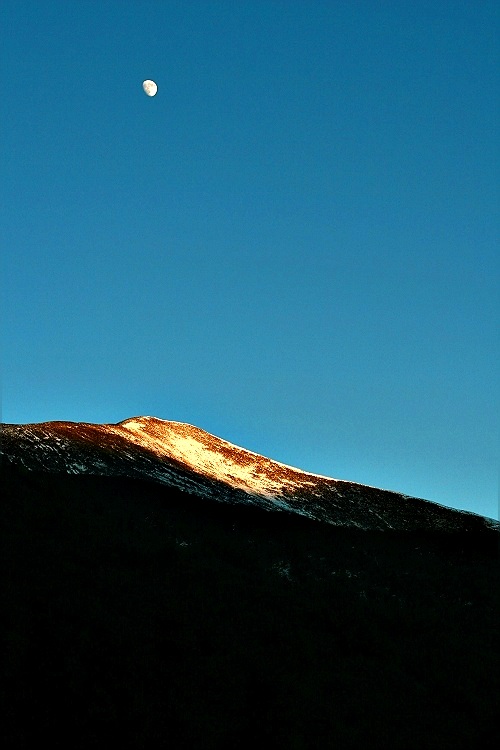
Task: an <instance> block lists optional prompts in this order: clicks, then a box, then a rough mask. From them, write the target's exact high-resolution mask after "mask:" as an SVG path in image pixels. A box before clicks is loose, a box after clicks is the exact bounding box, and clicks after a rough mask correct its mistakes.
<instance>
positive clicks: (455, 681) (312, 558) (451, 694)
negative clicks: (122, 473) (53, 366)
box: [0, 463, 500, 750]
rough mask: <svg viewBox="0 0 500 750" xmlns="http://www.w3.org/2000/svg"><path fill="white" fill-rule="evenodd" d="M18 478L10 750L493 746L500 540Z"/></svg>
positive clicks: (14, 476) (7, 555)
mask: <svg viewBox="0 0 500 750" xmlns="http://www.w3.org/2000/svg"><path fill="white" fill-rule="evenodd" d="M1 476H2V489H3V490H4V492H3V499H2V501H1V502H2V510H1V518H2V522H1V539H0V546H1V551H2V567H1V570H2V574H1V575H2V580H1V583H2V604H3V616H2V642H3V644H4V658H3V660H2V668H1V669H2V681H1V706H0V710H1V714H2V717H3V718H2V723H1V730H0V731H1V734H2V737H1V739H2V740H3V742H2V744H3V746H4V747H5V746H6V747H9V748H32V747H38V746H39V745H42V744H44V743H45V742H48V743H49V746H50V747H51V748H70V747H71V748H82V750H83V749H84V748H85V750H87V748H101V747H102V748H104V747H106V748H107V747H110V746H117V747H122V748H123V747H126V748H128V747H130V748H162V747H168V748H197V749H198V748H202V749H207V750H208V748H210V749H212V748H213V749H214V750H215V749H216V748H217V749H218V748H225V747H228V748H237V747H243V744H244V743H248V742H253V743H255V744H258V745H261V744H262V743H263V742H264V741H265V740H268V741H269V742H270V743H272V746H273V747H276V748H292V749H297V750H300V749H302V748H331V747H332V748H333V747H336V748H341V749H343V748H353V749H354V748H356V749H357V748H360V747H363V746H366V747H371V748H374V747H375V748H379V747H380V748H409V749H411V748H415V750H416V749H417V748H418V750H421V749H422V748H440V749H441V750H445V749H446V748H450V750H451V748H453V750H456V749H457V748H467V749H468V748H471V747H475V746H478V747H482V748H488V747H493V742H492V739H491V738H492V737H495V734H496V731H497V721H498V699H499V695H500V646H499V629H498V628H499V625H498V623H499V622H500V601H499V598H500V597H499V592H500V571H499V559H498V552H499V550H498V533H495V532H493V531H491V532H488V531H485V530H483V531H481V532H479V531H478V532H477V533H476V534H462V535H460V534H449V533H448V534H445V533H440V534H438V533H436V534H432V533H429V532H427V533H421V534H417V533H404V532H400V533H393V532H389V531H384V532H374V531H370V532H369V531H356V530H345V529H344V530H342V529H336V528H334V527H331V526H328V525H327V524H321V523H319V522H316V521H312V520H309V519H306V518H303V517H300V516H292V515H288V514H286V513H267V512H265V511H262V510H259V509H257V508H252V507H245V506H228V505H222V504H221V505H219V504H217V503H211V502H208V501H206V500H203V499H200V498H194V497H191V496H189V495H186V494H183V493H181V492H180V491H179V490H175V489H172V488H168V487H162V486H160V485H154V484H153V483H148V482H145V481H140V480H131V479H119V478H109V477H108V478H103V477H91V476H84V475H83V476H82V475H80V476H78V475H74V476H68V475H60V476H58V475H47V474H41V473H35V472H25V471H23V470H21V469H19V468H15V467H10V466H9V465H8V464H7V463H5V464H4V466H3V468H2V474H1Z"/></svg>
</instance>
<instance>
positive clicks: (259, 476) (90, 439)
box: [1, 417, 500, 531]
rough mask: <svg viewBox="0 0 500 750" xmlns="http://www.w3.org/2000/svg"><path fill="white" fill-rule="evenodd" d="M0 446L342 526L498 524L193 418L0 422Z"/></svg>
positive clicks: (75, 467)
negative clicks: (334, 474) (276, 457)
mask: <svg viewBox="0 0 500 750" xmlns="http://www.w3.org/2000/svg"><path fill="white" fill-rule="evenodd" d="M1 452H2V454H3V455H4V456H5V457H6V458H8V459H9V460H10V461H12V462H14V463H19V464H21V465H22V466H24V467H25V468H27V469H30V470H42V471H48V472H63V473H73V474H92V475H97V476H124V477H131V478H143V479H150V480H153V481H155V482H161V483H163V484H166V485H168V486H171V487H176V488H178V489H181V490H183V491H186V492H190V493H192V494H195V495H198V496H200V497H206V498H211V499H214V500H217V501H220V502H230V503H248V504H253V505H256V506H258V507H261V508H265V509H266V510H286V511H290V512H293V513H298V514H300V515H303V516H307V517H309V518H313V519H316V520H320V521H324V522H327V523H330V524H333V525H335V526H342V527H348V528H349V527H353V528H360V529H366V530H368V529H371V530H383V529H393V530H395V531H400V530H419V529H420V530H421V529H434V530H437V529H441V530H447V531H459V530H465V529H476V528H479V527H481V526H487V527H498V528H500V524H498V522H495V521H493V520H492V519H484V518H482V517H481V516H477V515H475V514H473V513H467V512H464V511H458V510H453V509H450V508H447V507H444V506H441V505H439V504H437V503H433V502H430V501H426V500H422V499H418V498H413V497H409V496H407V495H403V494H400V493H397V492H392V491H388V490H382V489H377V488H375V487H369V486H366V485H361V484H357V483H355V482H349V481H345V480H340V479H332V478H328V477H323V476H319V475H316V474H312V473H309V472H306V471H302V470H300V469H296V468H293V467H291V466H287V465H285V464H282V463H279V462H277V461H273V460H271V459H269V458H265V457H264V456H261V455H258V454H257V453H253V452H252V451H249V450H246V449H244V448H240V447H238V446H236V445H233V444H232V443H229V442H227V441H226V440H223V439H221V438H219V437H216V436H214V435H211V434H210V433H208V432H205V431H204V430H201V429H199V428H198V427H194V426H192V425H188V424H184V423H181V422H172V421H166V420H162V419H157V418H154V417H134V418H131V419H127V420H124V421H123V422H119V423H118V424H102V425H101V424H89V423H75V422H45V423H40V424H27V425H3V426H2V441H1Z"/></svg>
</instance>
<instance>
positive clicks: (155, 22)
mask: <svg viewBox="0 0 500 750" xmlns="http://www.w3.org/2000/svg"><path fill="white" fill-rule="evenodd" d="M0 21H1V25H2V28H3V42H2V49H1V52H0V54H1V60H0V62H1V68H2V76H3V78H4V86H3V90H4V94H3V101H2V104H1V116H2V120H3V126H2V152H3V156H2V165H3V166H2V171H3V176H4V179H3V180H2V182H3V188H2V193H3V195H2V200H1V207H0V210H1V213H2V224H3V228H4V229H3V234H4V238H5V242H4V246H5V248H6V250H5V252H4V254H3V259H2V289H3V293H2V298H3V301H2V308H3V310H2V320H3V323H2V351H3V374H2V377H3V383H2V386H3V397H2V418H3V420H4V421H6V422H21V423H22V422H39V421H45V420H52V419H67V420H76V421H80V420H82V421H90V422H116V421H120V420H122V419H126V418H128V417H131V416H134V415H154V416H157V417H161V418H163V419H173V420H178V421H185V422H189V423H191V424H195V425H197V426H198V427H202V428H203V429H206V430H208V431H209V432H212V433H214V434H216V435H219V436H221V437H223V438H225V439H227V440H230V441H232V442H234V443H236V444H238V445H242V446H244V447H246V448H249V449H251V450H254V451H256V452H259V453H262V454H264V455H267V456H269V457H271V458H274V459H277V460H280V461H283V462H284V463H288V464H291V465H294V466H297V467H299V468H302V469H306V470H309V471H313V472H317V473H320V474H325V475H328V476H333V477H337V478H342V479H349V480H353V481H358V482H362V483H365V484H371V485H374V486H379V487H384V488H387V489H394V490H399V491H402V492H405V493H407V494H412V495H416V496H419V497H424V498H427V499H430V500H435V501H437V502H440V503H443V504H445V505H451V506H453V507H457V508H465V509H468V510H472V511H475V512H478V513H481V514H484V515H488V516H491V517H498V465H499V461H498V458H499V432H498V416H499V393H498V385H497V383H498V380H499V378H498V375H499V372H498V370H499V368H498V363H499V337H498V322H499V321H498V311H497V305H498V279H499V264H500V262H499V255H498V228H499V227H498V208H499V203H500V202H499V189H498V175H499V169H498V167H499V146H498V140H499V139H498V136H499V133H498V121H499V120H498V116H499V111H498V110H499V107H498V84H499V80H498V74H497V70H498V69H499V62H500V60H499V45H498V38H499V37H498V31H499V9H498V4H497V3H495V2H488V1H487V0H485V1H484V2H474V3H469V2H459V1H458V0H453V1H450V2H440V1H439V0H432V2H425V1H424V2H418V3H409V2H406V1H405V2H397V1H396V0H392V1H391V2H356V1H355V0H348V1H346V2H335V1H334V0H329V1H328V2H315V0H302V1H301V2H298V1H296V0H288V1H287V2H278V1H277V0H265V1H264V0H263V1H259V0H247V1H246V2H245V1H241V2H238V0H221V1H220V2H209V1H207V2H202V1H201V0H200V1H198V2H189V1H188V0H184V1H183V2H177V1H172V2H168V1H167V0H165V1H164V2H160V1H158V2H147V1H145V0H141V2H139V1H138V0H137V2H131V1H130V2H125V0H120V1H116V2H112V1H110V0H104V1H103V0H99V2H92V1H91V0H86V1H85V2H83V1H82V2H71V3H68V2H67V0H64V1H63V2H50V1H49V0H45V1H44V2H34V0H33V1H32V2H25V0H3V2H2V4H1V10H0ZM146 78H152V79H154V80H155V81H156V82H157V84H158V87H159V91H158V95H157V96H156V97H155V98H148V97H147V96H145V94H144V92H143V91H142V87H141V84H142V81H143V80H144V79H146Z"/></svg>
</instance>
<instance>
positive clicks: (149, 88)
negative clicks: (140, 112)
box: [142, 80, 158, 96]
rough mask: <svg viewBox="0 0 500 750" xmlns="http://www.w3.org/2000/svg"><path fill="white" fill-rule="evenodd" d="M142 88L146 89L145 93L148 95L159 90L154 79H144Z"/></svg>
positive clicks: (153, 94)
mask: <svg viewBox="0 0 500 750" xmlns="http://www.w3.org/2000/svg"><path fill="white" fill-rule="evenodd" d="M142 88H143V89H144V93H146V94H147V95H148V96H155V94H156V92H157V91H158V86H157V85H156V83H155V82H154V81H149V80H148V81H144V83H143V84H142Z"/></svg>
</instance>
